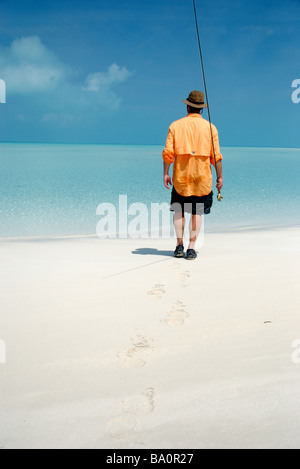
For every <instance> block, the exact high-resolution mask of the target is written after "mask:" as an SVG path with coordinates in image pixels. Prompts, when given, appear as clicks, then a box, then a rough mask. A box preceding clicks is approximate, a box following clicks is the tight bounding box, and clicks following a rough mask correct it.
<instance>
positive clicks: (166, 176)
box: [164, 174, 172, 190]
mask: <svg viewBox="0 0 300 469" xmlns="http://www.w3.org/2000/svg"><path fill="white" fill-rule="evenodd" d="M169 184H170V186H172V180H171V178H170V176H169V175H168V174H165V175H164V185H165V187H166V188H167V189H169V190H170V189H171V187H169Z"/></svg>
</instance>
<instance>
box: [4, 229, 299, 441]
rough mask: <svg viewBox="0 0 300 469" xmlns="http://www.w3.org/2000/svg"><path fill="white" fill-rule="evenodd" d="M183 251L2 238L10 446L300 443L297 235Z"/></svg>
mask: <svg viewBox="0 0 300 469" xmlns="http://www.w3.org/2000/svg"><path fill="white" fill-rule="evenodd" d="M173 248H174V242H173V240H171V241H170V240H166V239H164V240H145V239H144V240H137V241H135V240H100V239H97V238H78V239H55V240H33V241H20V240H19V241H8V242H1V244H0V256H1V293H0V305H1V319H0V339H2V340H3V341H4V342H5V346H6V364H0V386H1V400H0V422H1V423H0V448H106V449H108V448H115V449H121V448H167V449H177V448H188V449H189V448H299V447H300V393H299V389H300V363H298V364H297V360H296V361H295V359H294V360H293V359H292V354H293V353H294V355H293V357H294V358H295V357H297V356H298V357H300V351H299V353H298V354H297V349H296V348H292V344H293V343H294V342H295V341H296V340H297V339H300V320H299V312H300V295H299V286H300V228H299V227H294V228H292V227H290V228H280V229H273V230H244V231H236V232H227V233H207V234H206V235H205V244H204V247H203V248H202V249H200V251H199V257H198V259H197V260H196V261H186V260H181V259H180V260H176V259H174V258H173V257H172V251H173ZM299 348H300V346H299ZM299 361H300V360H299Z"/></svg>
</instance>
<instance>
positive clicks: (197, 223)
mask: <svg viewBox="0 0 300 469" xmlns="http://www.w3.org/2000/svg"><path fill="white" fill-rule="evenodd" d="M201 226H202V217H201V215H191V221H190V244H189V249H195V247H196V241H197V239H198V236H199V233H200V231H201Z"/></svg>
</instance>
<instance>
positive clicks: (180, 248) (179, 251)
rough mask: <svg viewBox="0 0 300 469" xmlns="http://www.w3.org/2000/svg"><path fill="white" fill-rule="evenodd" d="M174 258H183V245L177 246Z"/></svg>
mask: <svg viewBox="0 0 300 469" xmlns="http://www.w3.org/2000/svg"><path fill="white" fill-rule="evenodd" d="M174 256H175V257H184V247H183V244H179V245H178V246H177V248H176V249H175V252H174Z"/></svg>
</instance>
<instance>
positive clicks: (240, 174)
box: [0, 144, 300, 238]
mask: <svg viewBox="0 0 300 469" xmlns="http://www.w3.org/2000/svg"><path fill="white" fill-rule="evenodd" d="M162 149H163V147H162V146H115V145H111V146H110V145H41V144H36V145H31V144H26V145H23V144H1V145H0V168H1V170H0V171H1V172H0V217H1V226H0V237H1V238H5V237H23V236H25V237H27V236H54V235H55V236H59V235H83V234H84V235H93V234H95V233H96V225H97V222H98V221H99V216H97V215H96V209H97V206H98V205H99V204H100V203H103V202H109V203H112V204H115V205H116V206H117V205H118V200H119V195H127V196H128V204H131V203H134V202H142V203H145V204H147V206H148V207H150V204H151V203H154V202H157V203H162V202H167V203H169V198H170V193H169V192H168V191H167V190H166V189H165V188H164V186H163V184H162V158H161V152H162ZM222 153H223V155H224V162H223V164H224V182H225V185H224V189H223V191H222V193H223V196H224V199H223V201H222V202H221V203H219V202H217V201H216V200H215V203H214V208H213V210H212V213H211V214H210V215H209V216H207V217H206V221H205V228H206V230H208V231H222V230H227V229H236V228H243V227H257V226H265V227H268V226H274V225H275V226H285V225H294V224H299V223H300V193H299V189H298V180H297V175H299V174H300V149H268V148H228V147H227V148H222Z"/></svg>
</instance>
